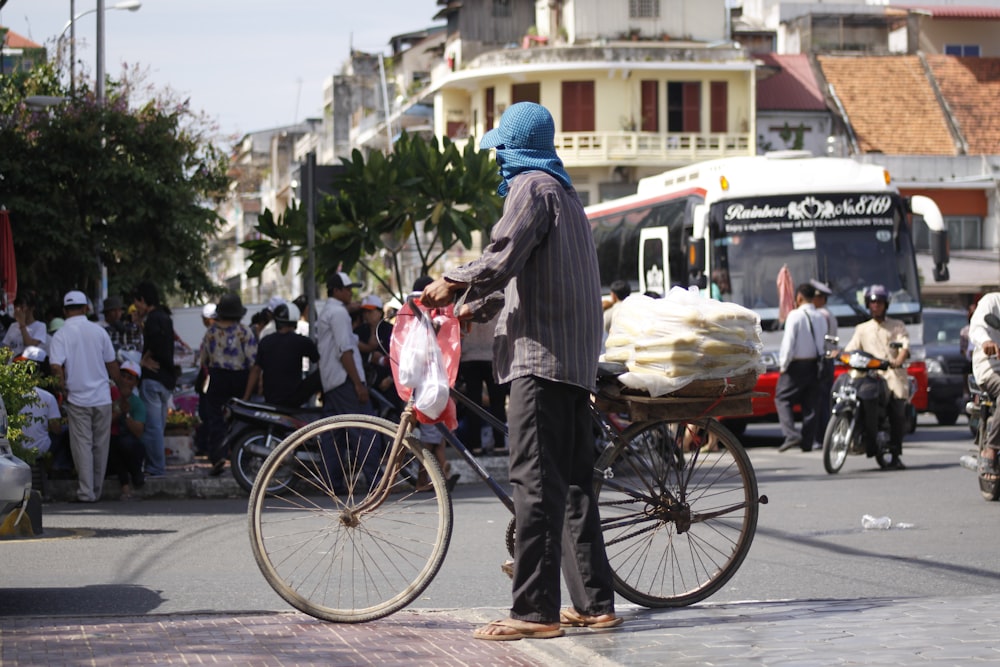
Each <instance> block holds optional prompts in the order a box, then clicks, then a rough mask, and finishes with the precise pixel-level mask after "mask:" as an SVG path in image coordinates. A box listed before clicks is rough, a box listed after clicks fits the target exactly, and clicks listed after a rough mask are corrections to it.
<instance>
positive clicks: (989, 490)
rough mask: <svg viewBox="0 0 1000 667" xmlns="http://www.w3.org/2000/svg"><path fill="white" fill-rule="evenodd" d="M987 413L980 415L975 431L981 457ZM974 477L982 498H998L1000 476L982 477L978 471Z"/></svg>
mask: <svg viewBox="0 0 1000 667" xmlns="http://www.w3.org/2000/svg"><path fill="white" fill-rule="evenodd" d="M988 419H989V416H988V415H980V418H979V431H978V432H977V433H976V442H977V443H978V444H979V457H980V458H982V456H983V450H984V449H985V448H986V422H987V421H988ZM976 477H978V478H979V492H980V493H982V494H983V499H984V500H988V501H990V502H992V501H994V500H997V499H998V498H1000V478H998V479H993V480H990V479H983V476H982V475H980V474H979V473H978V472H977V473H976Z"/></svg>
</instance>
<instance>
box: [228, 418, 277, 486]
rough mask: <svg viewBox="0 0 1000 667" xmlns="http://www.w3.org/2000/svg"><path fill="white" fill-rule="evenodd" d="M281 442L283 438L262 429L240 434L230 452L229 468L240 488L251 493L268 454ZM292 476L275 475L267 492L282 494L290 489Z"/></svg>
mask: <svg viewBox="0 0 1000 667" xmlns="http://www.w3.org/2000/svg"><path fill="white" fill-rule="evenodd" d="M280 443H281V438H279V437H277V436H274V435H269V434H268V433H267V431H264V430H262V429H250V430H248V431H245V432H244V433H243V434H241V435H240V438H239V440H237V441H236V443H235V444H234V445H233V448H232V450H231V451H230V453H229V464H230V465H229V468H230V470H232V471H233V478H234V479H235V480H236V483H237V484H239V485H240V488H241V489H243V490H244V491H246V492H247V493H250V491H251V489H253V483H254V480H255V479H256V478H257V473H258V472H259V471H260V468H261V466H262V465H264V460H265V459H266V458H267V456H268V454H270V453H271V451H272V450H274V448H275V447H277V446H278V445H279V444H280ZM290 480H291V476H290V475H289V476H287V477H286V476H281V475H275V476H274V478H273V479H272V483H271V485H270V486H269V487H268V488H267V492H268V493H271V494H281V493H284V492H285V491H287V490H288V489H289V484H290Z"/></svg>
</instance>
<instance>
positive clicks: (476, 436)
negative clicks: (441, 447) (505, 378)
mask: <svg viewBox="0 0 1000 667" xmlns="http://www.w3.org/2000/svg"><path fill="white" fill-rule="evenodd" d="M458 381H459V383H461V384H462V385H464V390H463V393H465V395H466V396H468V397H469V398H470V399H471V400H472V402H473V403H475V404H476V405H478V406H480V407H483V386H484V385H485V387H486V394H487V396H489V399H490V407H489V413H490V414H491V415H493V416H494V417H496V418H497V419H499V420H500V421H501V422H503V423H506V422H507V408H506V405H505V404H506V402H507V385H505V384H497V383H496V382H494V381H493V362H491V361H463V362H462V363H460V364H459V365H458ZM458 409H459V425H458V430H457V431H455V435H456V436H457V437H458V439H459V440H461V441H462V442H464V443H465V445H466V446H467V447H469V448H470V449H477V448H478V447H480V446H481V445H482V436H481V434H482V428H483V424H484V420H483V419H482V418H481V417H480V416H479V415H477V414H476V413H474V412H473V411H472V410H469V409H467V408H463V407H462V406H461V404H459V408H458ZM504 436H505V434H504V432H503V431H502V430H501V429H498V428H494V429H493V446H494V447H495V448H497V449H503V448H504Z"/></svg>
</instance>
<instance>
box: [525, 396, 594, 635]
mask: <svg viewBox="0 0 1000 667" xmlns="http://www.w3.org/2000/svg"><path fill="white" fill-rule="evenodd" d="M589 402H590V393H589V392H587V391H586V390H584V389H581V388H579V387H574V386H571V385H567V384H563V383H560V382H553V381H551V380H543V379H541V378H536V377H526V378H518V379H516V380H514V381H513V382H512V383H511V391H510V405H509V407H508V410H507V417H508V425H509V428H510V484H511V486H512V488H513V492H514V493H513V496H514V517H515V521H516V525H517V533H516V544H515V548H514V582H513V606H512V607H511V614H510V615H511V618H515V619H520V620H524V621H534V622H538V623H556V622H558V621H559V607H560V579H559V572H560V565H561V568H562V574H563V576H564V577H565V579H566V587H567V589H568V590H569V594H570V599H571V601H572V603H573V607H574V608H576V610H577V611H579V612H580V613H582V614H588V615H599V614H610V613H614V588H613V580H612V574H611V566H610V565H609V564H608V557H607V553H606V552H605V548H604V535H603V534H602V532H601V523H600V516H599V515H598V508H597V498H596V496H595V494H594V481H593V480H594V432H593V424H592V423H591V420H590V414H589V407H588V404H589Z"/></svg>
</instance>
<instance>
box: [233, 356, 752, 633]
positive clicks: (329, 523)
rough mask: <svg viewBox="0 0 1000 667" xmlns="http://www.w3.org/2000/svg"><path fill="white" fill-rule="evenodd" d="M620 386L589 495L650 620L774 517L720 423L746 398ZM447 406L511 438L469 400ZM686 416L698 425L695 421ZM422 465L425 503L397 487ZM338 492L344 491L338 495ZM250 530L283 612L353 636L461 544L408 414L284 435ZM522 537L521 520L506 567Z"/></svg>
mask: <svg viewBox="0 0 1000 667" xmlns="http://www.w3.org/2000/svg"><path fill="white" fill-rule="evenodd" d="M624 371H625V367H624V366H621V365H620V364H602V365H601V373H600V375H599V378H598V386H599V391H598V394H597V395H596V401H595V402H594V403H593V404H592V406H591V414H592V416H593V418H594V423H595V427H596V428H597V429H598V433H599V436H598V437H597V439H596V440H597V447H598V448H599V453H598V456H597V459H596V465H595V479H594V483H595V486H596V490H597V492H598V500H599V505H600V511H601V522H602V525H603V528H604V536H605V542H606V546H607V552H608V558H609V560H610V562H611V565H612V569H613V570H614V578H615V590H616V591H617V592H618V593H619V594H620V595H622V596H623V597H624V598H626V599H627V600H629V601H631V602H634V603H636V604H640V605H643V606H646V607H654V608H655V607H675V606H686V605H690V604H694V603H696V602H699V601H701V600H704V599H705V598H707V597H709V596H710V595H712V594H713V593H715V592H716V591H718V590H719V589H720V588H721V587H722V586H723V585H725V583H726V582H727V581H729V579H730V578H731V577H732V576H733V575H734V574H735V573H736V571H737V570H738V569H739V567H740V565H741V564H742V562H743V560H744V559H745V558H746V555H747V553H748V551H749V549H750V544H751V543H752V541H753V537H754V532H755V530H756V526H757V517H758V511H759V505H760V504H763V503H766V502H767V497H766V496H760V497H758V496H757V481H756V476H755V474H754V471H753V467H752V465H751V463H750V459H749V457H748V456H747V454H746V452H745V451H744V449H743V447H742V445H741V444H740V442H739V440H738V439H737V438H736V437H735V436H733V435H732V433H730V432H729V430H728V429H726V428H725V427H724V426H723V425H722V424H720V423H719V422H718V421H717V420H716V419H715V418H714V417H715V416H722V415H734V414H746V413H747V412H749V404H750V394H745V395H741V396H729V397H725V396H724V397H720V398H716V399H704V398H703V399H643V398H642V397H631V396H628V395H626V394H622V393H621V392H620V386H619V385H618V384H617V380H615V378H616V377H617V375H618V374H620V373H622V372H624ZM451 393H452V396H453V397H454V398H455V399H456V400H458V401H460V402H462V403H463V404H464V405H466V407H468V408H469V409H470V410H475V411H476V412H477V414H479V415H480V416H481V417H482V418H483V419H484V420H486V421H487V422H488V423H489V424H490V425H491V426H496V427H497V428H500V429H504V430H505V428H506V427H505V425H504V424H502V423H500V422H499V421H498V420H496V418H495V417H493V415H491V414H489V413H488V412H486V411H485V410H483V409H482V408H479V406H477V405H475V404H474V403H473V402H472V401H470V400H469V399H468V398H466V397H465V396H463V395H462V394H461V393H459V392H457V391H455V390H452V392H451ZM623 412H624V413H628V415H629V419H630V420H631V423H630V424H629V425H627V426H625V427H624V428H620V427H618V426H616V425H615V423H613V422H614V421H616V420H614V419H613V418H612V416H613V415H616V414H618V413H623ZM692 414H693V415H698V416H696V417H693V418H687V417H686V416H685V415H692ZM709 414H711V415H712V416H709ZM609 415H611V416H609ZM438 428H439V429H440V430H441V432H442V435H443V436H444V438H445V440H446V442H448V443H449V444H450V445H452V447H454V448H455V449H456V451H457V452H458V453H459V455H460V456H461V457H462V458H463V459H465V460H466V462H468V463H469V465H470V466H471V468H472V469H473V470H474V471H475V472H476V474H477V475H478V476H479V477H480V478H481V479H482V480H483V482H485V483H486V484H487V485H488V486H489V487H490V489H491V490H492V491H493V493H494V494H495V495H496V496H497V498H498V499H499V500H500V501H501V502H502V503H503V504H504V505H505V506H506V507H507V508H508V509H509V510H510V511H511V512H512V513H513V507H514V506H513V501H512V499H511V498H510V496H509V494H508V493H507V492H506V490H505V489H504V488H503V487H502V486H501V485H500V484H499V483H498V482H497V481H496V480H495V479H494V478H493V477H492V476H491V475H490V474H489V473H488V472H487V471H486V470H485V469H484V468H483V467H482V465H481V464H480V463H479V462H478V460H477V459H476V457H475V455H473V454H472V453H471V452H470V451H469V449H468V448H467V447H466V446H465V445H464V444H463V443H462V442H461V441H460V440H459V439H458V438H457V437H456V436H455V435H454V434H453V433H452V432H451V431H449V430H447V429H446V428H444V427H443V426H441V425H438ZM322 438H327V442H328V443H329V441H330V440H331V439H333V438H339V439H340V443H341V445H342V446H341V447H330V446H329V444H328V445H327V446H326V447H323V446H322V444H321V442H320V441H321V439H322ZM386 443H388V446H385V445H386ZM344 452H347V455H345V454H344ZM369 457H376V458H377V459H378V461H379V463H381V464H382V465H381V467H380V468H379V470H380V471H382V472H381V473H380V474H377V475H375V477H376V478H375V479H370V480H369V479H367V478H366V476H365V475H364V474H363V473H362V469H363V468H367V469H369V470H371V469H372V465H371V462H372V461H374V460H375V459H370V458H369ZM413 464H419V465H423V466H424V467H425V468H426V470H427V473H428V477H429V479H430V481H431V485H432V490H431V491H430V492H423V493H421V492H417V491H415V490H414V488H413V486H412V484H410V483H409V481H408V480H407V479H406V477H405V475H403V474H401V471H402V470H404V469H406V468H407V467H412V465H413ZM331 471H335V472H336V473H337V475H335V474H334V473H333V472H331ZM285 475H292V476H293V477H294V478H295V479H296V483H295V484H293V485H291V487H290V490H289V491H288V492H286V493H284V494H283V495H281V496H277V495H272V494H270V493H268V491H267V489H268V488H270V486H271V479H272V477H275V476H285ZM340 479H342V480H343V483H344V486H343V488H340V489H336V490H335V489H334V486H335V485H336V482H337V481H339V480H340ZM248 523H249V530H250V536H251V546H252V549H253V554H254V558H255V559H256V561H257V564H258V566H259V567H260V569H261V572H262V573H263V575H264V577H265V579H266V580H267V581H268V583H269V584H270V585H271V587H272V588H274V590H275V591H276V592H277V593H278V594H279V595H280V596H281V597H282V598H283V599H284V600H285V601H286V602H288V603H289V604H291V605H292V606H293V607H295V608H296V609H298V610H300V611H302V612H304V613H306V614H309V615H310V616H314V617H316V618H319V619H323V620H327V621H333V622H344V623H357V622H364V621H371V620H375V619H378V618H383V617H385V616H388V615H389V614H392V613H393V612H396V611H398V610H400V609H402V608H403V607H405V606H407V605H408V604H410V603H411V602H412V601H413V600H415V599H416V598H417V597H418V596H419V595H420V593H421V592H423V590H424V589H425V588H426V587H427V586H428V585H429V584H430V582H431V580H432V579H433V578H434V576H435V575H436V574H437V572H438V570H439V568H440V567H441V564H442V562H443V561H444V557H445V555H446V553H447V550H448V546H449V543H450V540H451V530H452V507H451V496H450V494H449V492H448V490H447V488H446V483H445V479H444V475H443V473H442V471H441V468H440V466H439V464H438V462H437V460H436V459H435V457H434V456H433V455H430V453H429V452H428V453H425V451H424V450H423V448H422V447H421V445H420V441H419V435H418V433H417V432H416V419H415V416H414V412H413V407H412V403H411V404H410V405H407V407H406V409H405V410H404V411H403V414H402V417H401V419H400V421H399V423H398V424H395V423H393V422H390V421H388V420H385V419H381V418H378V417H371V416H367V415H340V416H335V417H329V418H326V419H323V420H320V421H317V422H313V423H312V424H309V425H307V426H305V427H303V428H301V429H299V430H298V431H296V432H295V433H293V434H291V435H290V436H288V437H287V438H286V439H285V440H284V441H283V442H282V443H281V444H280V445H278V447H277V448H276V449H275V450H274V451H273V452H272V453H271V454H270V455H269V456H268V458H267V460H266V461H265V462H264V464H263V466H262V467H261V470H260V472H259V474H258V475H257V479H256V481H255V483H254V488H253V490H252V492H251V494H250V504H249V509H248ZM514 531H515V526H514V522H513V519H512V520H511V522H510V524H509V525H508V528H507V534H506V542H507V549H508V551H509V552H510V553H511V554H513V549H514Z"/></svg>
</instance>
